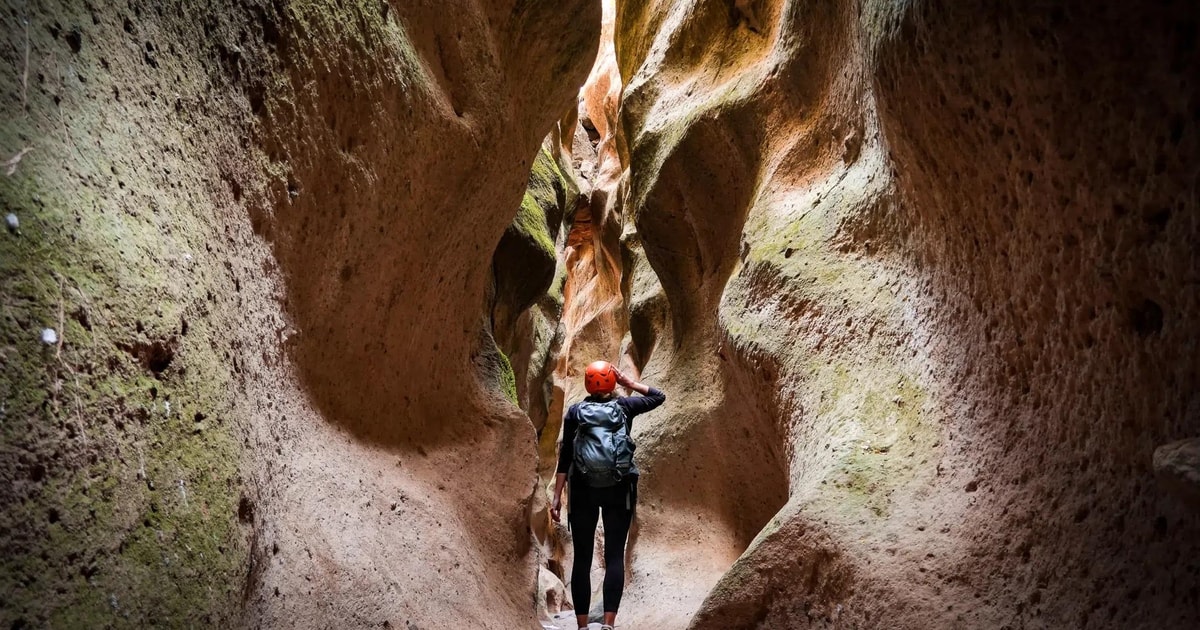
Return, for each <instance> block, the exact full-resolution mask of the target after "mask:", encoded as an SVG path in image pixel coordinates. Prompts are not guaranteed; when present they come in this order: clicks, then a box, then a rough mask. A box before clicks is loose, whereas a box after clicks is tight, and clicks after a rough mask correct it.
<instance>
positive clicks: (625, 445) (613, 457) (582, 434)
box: [574, 400, 634, 488]
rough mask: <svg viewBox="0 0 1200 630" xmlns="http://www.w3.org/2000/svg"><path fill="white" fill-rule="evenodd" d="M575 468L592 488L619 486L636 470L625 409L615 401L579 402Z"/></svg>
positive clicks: (576, 412) (577, 407) (577, 408)
mask: <svg viewBox="0 0 1200 630" xmlns="http://www.w3.org/2000/svg"><path fill="white" fill-rule="evenodd" d="M575 410H576V411H575V414H576V417H577V418H578V420H579V428H578V429H576V431H575V444H574V448H575V459H574V466H575V470H576V471H577V472H578V474H579V476H580V477H581V478H582V479H583V480H584V482H585V483H587V485H589V486H591V487H593V488H608V487H610V486H615V485H617V483H618V482H620V481H621V479H623V478H624V477H625V476H626V475H628V474H629V471H630V470H632V469H633V449H634V445H633V440H632V439H630V437H629V428H628V427H629V423H628V422H626V421H625V410H624V409H622V408H621V406H620V405H618V404H617V402H616V401H615V400H611V401H607V402H588V401H584V402H581V403H579V404H578V405H577V406H576V408H575Z"/></svg>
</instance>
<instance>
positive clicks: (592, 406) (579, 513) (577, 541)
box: [550, 361, 667, 630]
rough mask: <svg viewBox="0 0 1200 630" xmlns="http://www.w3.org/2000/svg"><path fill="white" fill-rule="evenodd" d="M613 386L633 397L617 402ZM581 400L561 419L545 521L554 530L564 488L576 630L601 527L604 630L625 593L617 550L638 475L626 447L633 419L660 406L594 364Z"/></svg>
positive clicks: (583, 619) (658, 397)
mask: <svg viewBox="0 0 1200 630" xmlns="http://www.w3.org/2000/svg"><path fill="white" fill-rule="evenodd" d="M617 385H622V386H624V387H627V388H629V389H631V390H633V391H635V392H637V393H639V394H641V395H640V396H627V397H618V396H616V395H615V394H614V393H613V392H614V390H615V389H616V386H617ZM584 387H585V388H586V389H587V391H588V394H589V395H588V397H587V398H585V399H584V400H583V401H581V402H578V403H575V404H574V405H571V408H570V409H568V410H567V413H566V415H565V416H564V417H563V432H562V444H561V446H560V447H559V453H558V468H557V471H556V472H557V474H556V475H555V479H554V499H553V502H552V503H551V507H550V514H551V516H552V517H553V518H554V521H555V522H558V520H559V518H560V514H561V511H562V491H563V488H564V487H568V484H569V488H570V494H569V496H570V499H571V503H570V508H569V510H568V516H567V520H568V522H569V523H570V525H571V529H572V546H573V549H574V552H575V558H574V563H573V565H572V568H571V597H572V599H573V600H574V603H575V613H576V618H577V620H578V623H579V627H580V628H586V627H587V623H588V608H589V606H590V603H591V595H592V588H591V586H592V585H591V571H592V553H593V551H594V546H595V540H596V524H597V522H598V521H599V520H600V519H601V518H603V519H604V587H603V594H604V625H603V626H601V628H602V630H612V629H613V625H614V624H615V623H616V619H617V609H618V608H619V607H620V605H621V594H622V592H623V591H624V589H625V542H626V539H627V538H628V536H629V527H630V525H631V524H632V523H633V515H634V511H635V508H636V507H637V482H638V474H639V473H638V470H637V466H635V465H634V463H633V450H634V445H633V440H632V439H630V437H629V436H630V433H631V431H632V421H633V418H634V417H635V416H638V415H640V414H643V413H646V412H647V411H650V410H652V409H654V408H656V407H658V406H659V405H661V404H663V402H664V401H666V399H667V396H666V394H664V393H663V392H662V391H661V390H659V389H656V388H653V387H650V386H647V385H645V384H643V383H639V382H637V381H634V380H632V379H630V378H628V377H626V376H625V375H624V374H621V372H620V371H618V370H617V368H616V367H614V366H613V365H612V364H610V363H608V362H607V361H595V362H593V363H591V364H590V365H588V366H587V369H586V370H585V372H584Z"/></svg>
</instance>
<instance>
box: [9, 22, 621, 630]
mask: <svg viewBox="0 0 1200 630" xmlns="http://www.w3.org/2000/svg"><path fill="white" fill-rule="evenodd" d="M599 18H600V9H599V7H598V6H597V5H594V4H593V3H591V2H582V1H572V2H566V3H563V2H557V1H556V2H548V1H533V2H529V1H523V2H517V1H507V2H506V1H503V0H492V1H482V0H480V1H467V0H464V1H460V2H442V1H439V2H392V1H383V0H369V1H368V0H354V1H351V2H339V3H326V2H279V1H271V2H268V1H265V0H264V1H253V2H240V3H226V2H217V3H207V2H191V1H178V2H169V3H151V2H140V1H131V2H126V1H121V2H115V3H103V4H99V5H98V4H92V3H77V2H48V3H33V4H20V5H17V4H10V5H9V6H7V7H6V8H5V9H4V10H3V13H2V18H0V19H2V21H3V25H4V29H3V32H4V33H5V41H6V46H5V47H4V48H3V53H2V54H3V62H2V63H0V84H2V85H3V94H2V95H0V98H2V99H3V101H2V103H3V104H2V108H3V112H4V114H3V116H4V123H3V133H2V134H0V151H3V158H4V159H5V160H8V161H7V162H6V164H5V167H6V170H7V171H8V172H7V175H6V176H4V177H3V178H2V179H0V191H2V192H0V194H2V198H3V202H4V204H3V205H4V212H5V214H10V213H11V215H12V217H13V218H12V219H10V220H9V225H10V229H9V230H8V231H7V233H5V234H3V235H2V236H3V238H0V266H2V268H3V274H2V279H0V282H2V283H3V291H2V294H3V315H2V321H0V326H2V327H3V328H2V332H0V336H2V338H3V343H4V346H3V374H4V377H3V382H2V384H0V396H2V397H3V406H2V407H0V416H2V418H3V423H2V430H3V451H2V453H0V458H2V459H0V470H2V471H3V474H4V481H5V483H4V490H3V491H2V492H3V496H2V497H0V503H2V504H3V508H2V509H0V515H2V516H0V519H2V521H0V522H2V525H0V531H2V532H3V535H2V536H0V545H2V547H0V550H2V554H3V556H4V558H5V560H4V568H3V571H0V593H2V595H0V623H2V624H3V625H4V626H5V627H13V628H19V627H95V628H100V627H144V626H147V625H152V624H156V625H166V626H174V627H198V626H212V627H235V626H240V625H249V626H254V627H329V626H331V625H336V626H338V627H381V626H382V627H393V628H413V627H437V626H439V625H441V624H442V623H444V622H445V620H447V619H450V620H453V621H454V622H455V623H462V624H468V625H471V626H472V627H484V628H490V627H500V624H504V627H512V626H513V625H514V624H516V625H518V626H521V627H524V626H526V625H527V626H528V627H536V624H535V622H534V618H533V606H532V604H531V602H532V598H533V592H534V587H535V584H536V580H537V574H536V567H535V559H534V558H535V556H534V554H533V553H532V552H531V548H530V536H529V514H528V512H529V509H530V503H529V500H530V496H531V494H532V492H533V479H534V460H535V451H534V436H533V429H532V428H531V427H530V425H529V423H528V420H527V419H526V417H525V415H524V414H522V413H521V411H520V410H519V409H518V408H517V407H516V406H515V405H513V404H512V398H513V397H514V394H515V391H514V390H515V383H516V380H517V379H516V377H515V375H514V374H513V371H512V367H511V366H510V362H509V361H508V359H507V358H506V357H505V356H504V354H503V353H502V352H500V350H499V349H498V348H497V346H496V343H495V342H494V341H493V338H492V330H493V322H492V318H493V317H494V309H495V307H496V305H497V304H498V303H504V304H507V305H508V306H509V307H510V308H517V307H519V306H521V304H518V303H517V302H521V301H522V300H523V299H524V294H522V293H521V292H520V291H519V290H515V289H514V287H513V286H512V285H511V283H509V284H506V283H507V282H508V280H509V279H511V276H502V274H495V273H494V269H496V270H499V269H501V267H502V266H503V264H504V263H505V262H506V261H508V260H510V257H509V255H508V254H506V253H504V252H496V249H497V245H498V244H499V243H500V242H501V239H502V235H504V234H506V230H507V228H508V226H510V224H514V217H516V219H517V221H516V223H515V224H516V225H517V228H518V229H517V230H516V232H517V236H518V237H520V236H522V235H525V236H527V235H530V234H533V233H538V235H540V234H541V232H542V231H543V230H549V229H553V228H554V227H555V226H554V224H553V221H552V220H549V219H546V221H545V222H546V225H544V226H542V227H541V228H537V226H536V225H533V224H532V223H531V222H530V221H524V222H522V219H523V218H525V219H528V218H529V217H528V216H526V215H528V214H529V213H527V212H525V210H524V209H523V206H522V203H521V202H522V195H523V194H524V192H525V190H526V186H527V185H528V184H529V181H528V177H529V173H530V168H531V166H532V165H533V164H534V161H535V159H538V158H537V156H538V155H539V153H540V151H539V143H541V141H542V138H543V137H544V136H545V135H546V133H547V132H549V131H550V130H551V129H552V128H553V127H554V126H555V124H556V119H557V118H558V116H559V113H560V112H562V111H566V110H568V109H570V108H572V107H573V104H574V99H575V95H576V91H577V89H578V86H579V85H580V84H581V83H582V82H583V80H584V78H585V77H586V74H587V71H588V68H589V67H590V66H591V61H592V58H593V56H594V54H595V50H596V45H597V37H598V33H599ZM10 158H11V159H10ZM518 209H522V214H521V215H520V216H518ZM539 209H540V210H542V211H543V212H544V211H545V207H544V206H541V207H539ZM560 210H561V208H560ZM535 218H536V217H535ZM522 230H524V231H522ZM534 242H535V244H539V245H540V244H541V241H540V240H537V239H535V241H534ZM494 253H495V255H496V260H495V261H494V260H493V254H494ZM521 264H524V263H521ZM543 290H544V289H543ZM514 296H515V297H514ZM510 298H513V299H516V301H515V302H514V301H505V300H509V299H510ZM522 303H523V302H522ZM510 314H512V315H515V314H516V313H515V311H513V312H512V313H510ZM43 329H53V330H52V332H51V331H47V332H43ZM499 585H502V586H499Z"/></svg>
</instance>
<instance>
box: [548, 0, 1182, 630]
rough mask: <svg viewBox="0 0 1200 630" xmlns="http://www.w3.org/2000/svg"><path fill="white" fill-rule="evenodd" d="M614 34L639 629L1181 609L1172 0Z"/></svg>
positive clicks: (802, 12)
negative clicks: (1175, 467) (635, 379)
mask: <svg viewBox="0 0 1200 630" xmlns="http://www.w3.org/2000/svg"><path fill="white" fill-rule="evenodd" d="M616 20H617V23H616V27H615V31H614V32H615V40H616V41H615V51H616V57H617V65H618V66H619V68H620V71H621V75H622V78H623V82H624V85H625V87H624V91H623V93H622V100H621V104H620V110H619V115H620V124H621V129H622V133H623V134H624V135H625V142H626V143H627V145H628V147H629V149H628V158H627V162H626V164H627V168H628V175H627V178H628V179H627V182H626V185H627V186H628V192H627V198H626V199H624V200H623V207H624V212H625V214H626V216H628V217H630V218H631V219H632V221H633V225H634V227H635V228H636V234H630V235H629V236H628V237H627V238H626V239H625V243H626V244H627V246H628V250H627V251H628V252H629V256H630V259H631V261H632V262H631V263H630V264H627V265H626V267H627V271H626V273H627V275H626V284H625V286H626V293H625V297H626V300H627V301H628V303H629V304H631V305H632V307H631V308H630V313H631V318H630V320H629V333H630V334H629V337H628V339H627V341H626V344H627V345H628V349H627V355H628V356H629V357H630V359H631V360H633V361H634V362H635V363H640V364H642V365H644V376H645V379H646V380H647V381H649V382H653V383H655V384H658V385H660V386H662V387H664V388H665V389H666V390H667V391H668V393H669V395H670V404H669V406H668V407H667V408H666V410H665V412H663V413H659V414H656V415H653V416H651V417H652V418H653V420H650V421H648V422H644V423H640V424H639V426H638V427H637V429H636V431H635V438H636V439H637V440H639V447H640V448H639V451H638V457H639V462H640V466H641V467H642V470H643V485H642V492H641V496H642V497H644V498H645V504H644V505H643V507H642V509H641V510H640V512H639V530H638V535H637V540H636V543H635V545H634V548H633V550H632V556H633V559H632V565H631V567H632V571H633V574H632V579H631V581H630V586H629V595H627V598H626V601H627V602H628V604H627V605H624V606H623V608H624V609H625V610H623V612H622V617H623V618H624V619H625V620H626V621H625V623H627V624H630V625H629V626H628V627H631V628H643V627H644V628H683V627H690V628H709V627H737V628H800V627H835V626H836V627H863V628H868V627H884V626H886V627H897V628H935V627H936V628H962V627H989V628H1002V627H1010V628H1015V627H1097V628H1100V627H1103V628H1131V627H1133V628H1151V627H1171V628H1185V627H1191V626H1194V625H1196V624H1197V623H1200V600H1198V599H1197V598H1198V597H1200V595H1198V594H1197V592H1198V585H1200V571H1198V568H1200V565H1198V564H1197V561H1196V560H1195V558H1196V557H1198V555H1197V551H1198V549H1197V545H1198V544H1200V518H1198V517H1197V515H1196V514H1195V513H1194V512H1191V511H1190V510H1189V508H1188V507H1187V506H1186V505H1185V504H1184V503H1183V502H1182V501H1180V500H1179V499H1178V498H1176V497H1174V496H1172V495H1170V494H1168V493H1166V492H1161V491H1159V490H1157V489H1156V488H1157V487H1156V485H1155V483H1154V475H1153V471H1152V467H1151V463H1152V454H1153V452H1154V448H1155V447H1156V446H1158V445H1160V444H1163V443H1165V442H1169V441H1171V440H1176V439H1180V438H1185V437H1193V436H1195V435H1196V434H1197V432H1200V415H1198V412H1200V401H1198V400H1197V397H1196V396H1197V391H1198V390H1197V388H1196V384H1197V383H1200V354H1198V353H1197V352H1196V351H1195V350H1196V347H1197V346H1196V337H1195V332H1194V331H1195V330H1197V329H1198V327H1197V324H1198V323H1200V322H1198V320H1200V303H1198V299H1200V293H1198V291H1200V285H1197V284H1196V283H1195V278H1196V273H1197V269H1200V258H1198V254H1197V253H1196V250H1195V248H1194V247H1192V246H1191V245H1190V244H1189V243H1192V242H1194V241H1195V239H1196V237H1197V233H1198V231H1200V225H1198V224H1197V217H1198V216H1200V209H1198V208H1197V207H1196V204H1197V199H1196V197H1195V195H1194V194H1193V190H1192V189H1193V187H1194V182H1195V180H1196V177H1197V174H1198V173H1197V166H1196V156H1197V150H1198V148H1200V147H1198V144H1200V134H1198V131H1197V126H1196V116H1195V114H1196V108H1195V105H1196V103H1197V99H1198V98H1200V95H1198V93H1197V89H1198V87H1197V85H1196V84H1195V81H1194V80H1192V79H1191V78H1190V77H1192V76H1194V75H1195V74H1197V70H1198V68H1197V65H1198V54H1197V50H1196V38H1195V28H1196V22H1195V17H1194V15H1191V12H1190V10H1189V7H1188V6H1187V3H1165V4H1161V5H1156V6H1154V7H1134V6H1131V5H1127V4H1123V3H1102V4H1101V5H1095V4H1094V3H1091V4H1085V3H1074V2H1072V3H1063V4H1059V5H1055V6H1053V7H1052V6H1048V5H1042V4H1038V3H1017V4H1012V3H1009V4H1005V5H1003V6H994V5H990V4H986V3H977V2H965V3H964V2H959V3H949V2H931V3H912V4H908V3H874V2H867V3H851V2H834V3H813V2H788V1H782V0H780V1H766V0H764V1H748V2H740V1H739V2H732V3H730V2H726V3H716V2H619V3H618V6H617V18H616ZM639 251H644V256H645V261H646V263H648V265H649V267H651V268H652V269H653V271H654V276H656V278H651V277H649V276H647V275H646V274H645V273H644V272H643V271H640V270H641V269H643V267H639V266H638V265H639V263H638V262H637V261H638V260H640V257H639V254H638V252H639ZM656 280H657V282H656ZM568 308H569V306H568ZM726 458H728V461H725V459H726ZM733 497H737V501H736V502H735V501H733ZM697 541H700V542H699V543H697ZM697 549H699V550H703V551H702V552H697ZM735 559H736V561H735Z"/></svg>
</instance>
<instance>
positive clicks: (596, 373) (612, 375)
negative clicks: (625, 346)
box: [583, 361, 617, 394]
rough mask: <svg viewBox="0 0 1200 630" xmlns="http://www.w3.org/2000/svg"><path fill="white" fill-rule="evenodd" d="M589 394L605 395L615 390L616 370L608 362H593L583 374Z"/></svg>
mask: <svg viewBox="0 0 1200 630" xmlns="http://www.w3.org/2000/svg"><path fill="white" fill-rule="evenodd" d="M583 386H584V387H586V388H587V391H588V393H589V394H607V393H609V392H611V391H612V390H614V389H616V388H617V370H616V368H614V367H613V366H612V364H611V363H609V362H608V361H593V362H592V363H590V364H589V365H588V366H587V370H586V371H585V372H584V373H583Z"/></svg>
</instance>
